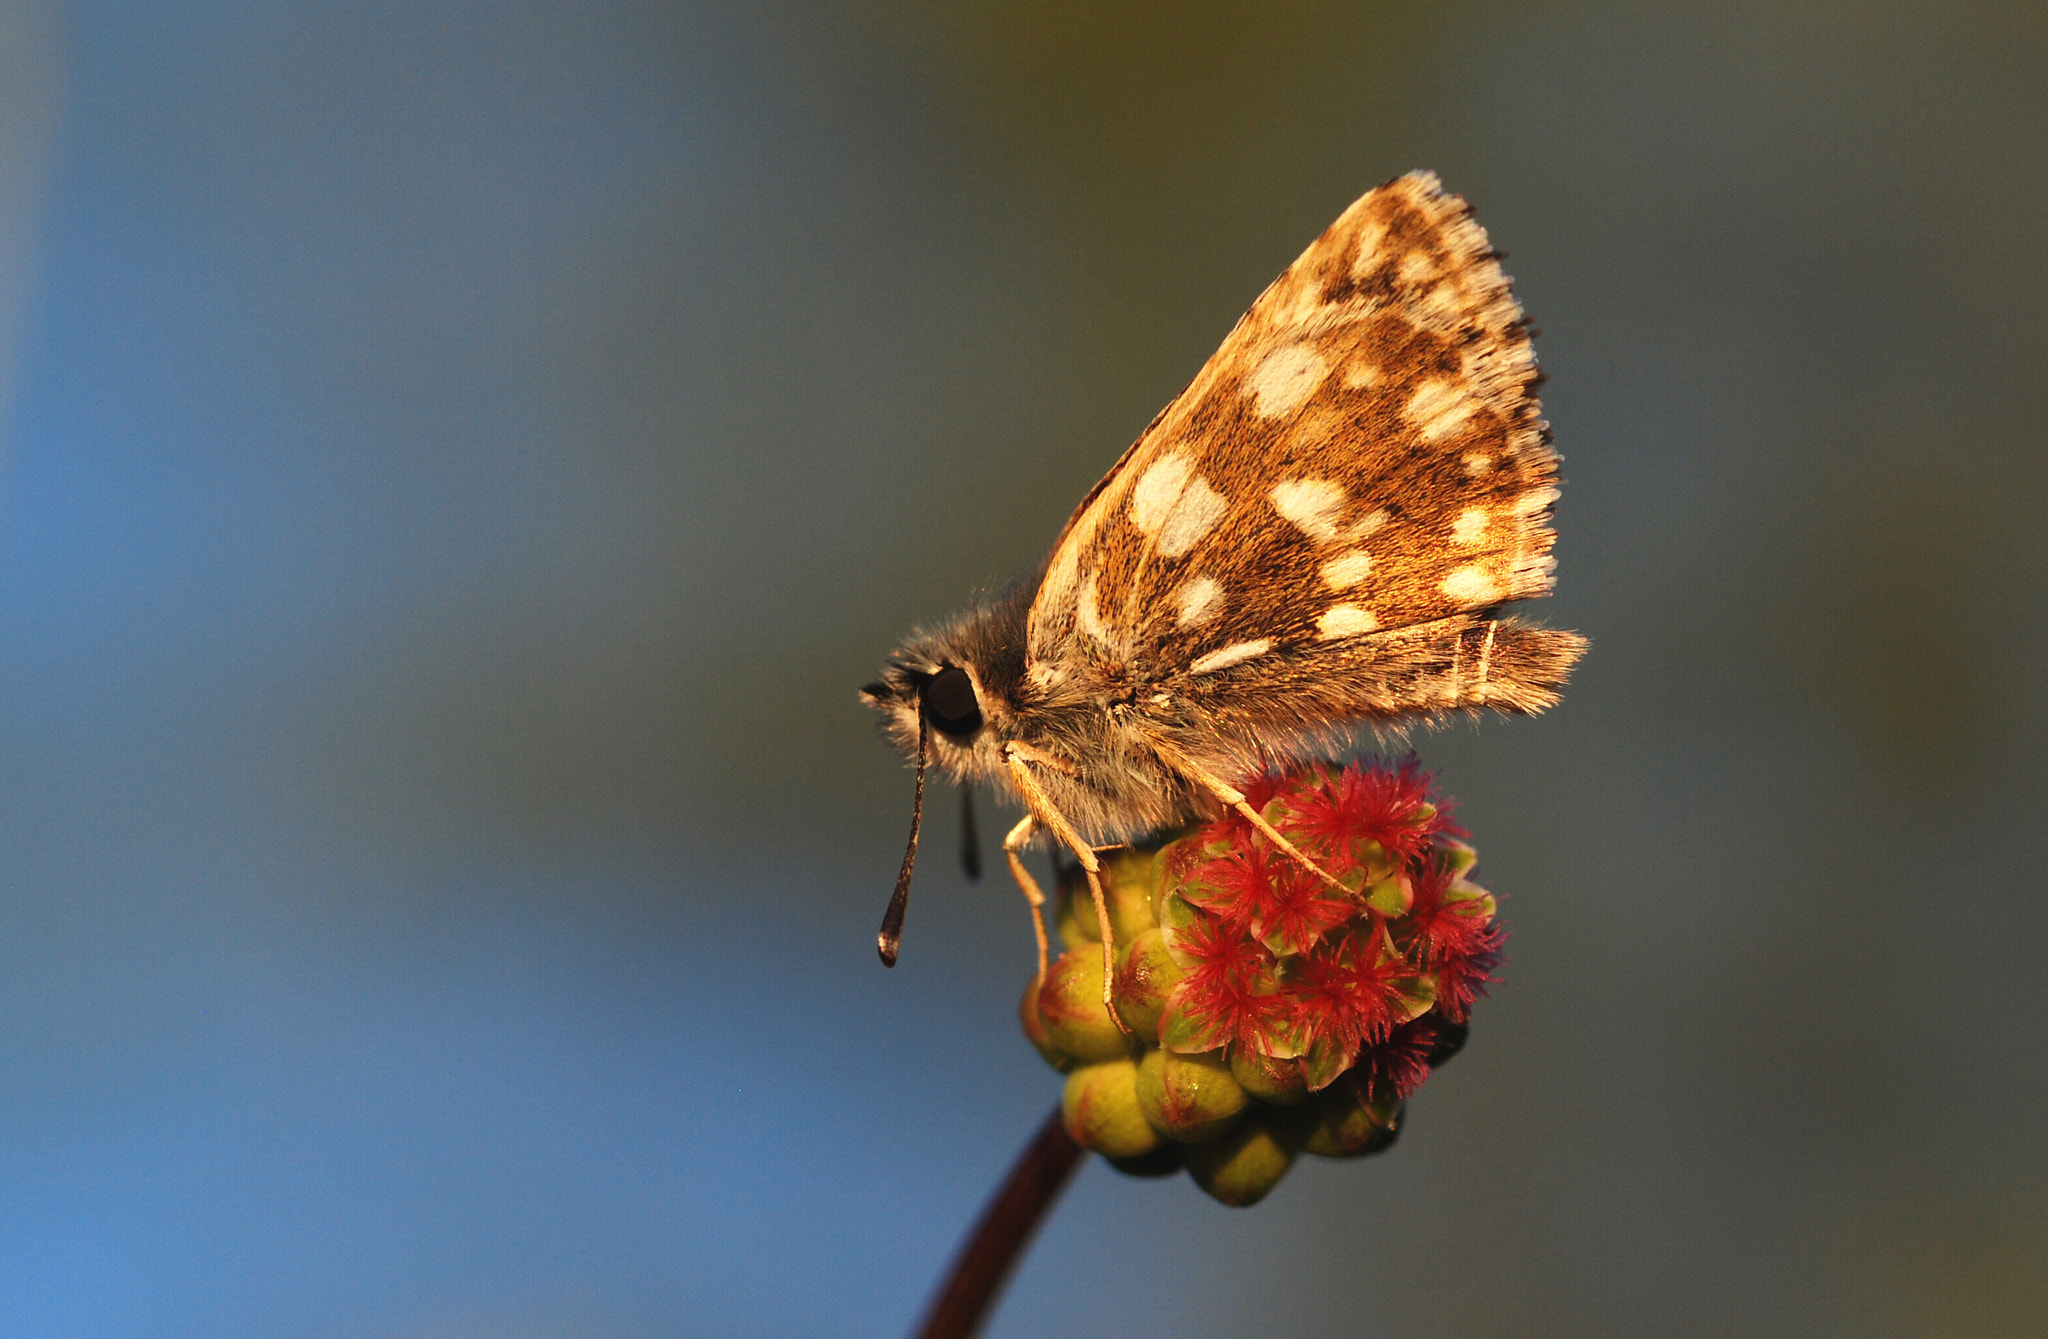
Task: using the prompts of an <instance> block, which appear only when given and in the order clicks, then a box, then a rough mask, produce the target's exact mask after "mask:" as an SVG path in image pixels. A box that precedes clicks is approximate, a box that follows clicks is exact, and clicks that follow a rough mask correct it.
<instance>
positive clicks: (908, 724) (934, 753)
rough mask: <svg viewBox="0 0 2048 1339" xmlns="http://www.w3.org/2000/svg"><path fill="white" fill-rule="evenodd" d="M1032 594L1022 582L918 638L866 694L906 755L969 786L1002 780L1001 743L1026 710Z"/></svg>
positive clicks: (1014, 732)
mask: <svg viewBox="0 0 2048 1339" xmlns="http://www.w3.org/2000/svg"><path fill="white" fill-rule="evenodd" d="M1029 595H1030V590H1029V587H1028V586H1025V585H1023V584H1022V583H1019V584H1018V585H1016V586H1013V587H1011V588H1009V589H1006V590H1004V591H1003V592H1001V593H999V594H998V595H996V596H995V597H994V598H993V599H989V600H986V601H981V602H977V603H976V604H975V605H974V606H972V607H971V608H969V609H968V610H967V612H966V613H964V614H963V615H961V616H960V617H959V618H958V619H956V620H954V621H953V622H952V623H951V624H948V625H947V626H945V627H943V628H941V629H939V630H937V631H935V632H919V633H917V634H916V635H914V636H912V637H911V638H910V639H909V640H908V641H906V642H904V644H903V645H902V646H900V647H898V648H897V650H896V654H895V655H893V656H891V657H890V658H889V664H888V666H887V667H886V668H885V669H884V670H883V671H882V677H881V678H880V679H879V680H878V681H876V682H874V683H871V684H869V685H868V686H867V687H865V688H863V689H861V700H862V701H864V702H866V703H867V704H868V705H869V706H871V707H873V708H875V709H876V710H878V711H880V712H881V713H882V715H883V728H884V729H886V730H887V731H888V732H889V736H890V738H892V739H893V740H894V741H895V742H896V746H897V747H898V748H899V749H901V750H902V751H903V753H904V756H906V757H909V758H916V757H918V755H919V754H920V753H921V752H922V753H924V754H925V755H926V756H927V757H928V758H929V759H930V761H931V762H933V763H936V764H937V765H938V767H939V769H940V770H941V771H943V772H945V773H946V774H947V775H948V776H950V777H952V778H953V779H954V780H956V781H962V782H967V783H969V784H972V783H975V782H980V781H989V780H993V779H995V778H996V777H997V776H998V775H1000V773H1001V771H1002V743H1003V741H1004V740H1005V739H1011V738H1015V737H1017V733H1018V725H1019V715H1020V710H1019V709H1020V707H1025V706H1026V704H1024V703H1022V702H1021V701H1020V700H1019V698H1020V694H1021V693H1022V692H1023V691H1024V690H1023V684H1022V679H1023V667H1024V623H1023V621H1024V613H1025V610H1026V607H1027V601H1028V598H1029Z"/></svg>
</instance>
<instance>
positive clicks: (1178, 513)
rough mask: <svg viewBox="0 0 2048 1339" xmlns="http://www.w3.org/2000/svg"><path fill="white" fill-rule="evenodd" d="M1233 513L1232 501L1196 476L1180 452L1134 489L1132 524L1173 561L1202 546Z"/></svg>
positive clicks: (1158, 463)
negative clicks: (1211, 532) (1205, 539)
mask: <svg viewBox="0 0 2048 1339" xmlns="http://www.w3.org/2000/svg"><path fill="white" fill-rule="evenodd" d="M1229 510H1230V502H1229V499H1227V498H1225V497H1224V496H1223V495H1222V494H1221V493H1219V492H1217V491H1216V490H1215V489H1213V488H1211V487H1210V486H1209V483H1208V481H1207V480H1206V479H1204V478H1202V476H1200V475H1199V474H1196V473H1194V466H1193V465H1192V464H1191V463H1190V462H1189V460H1188V458H1187V457H1186V456H1185V455H1183V454H1181V453H1180V452H1178V451H1171V452H1168V453H1167V454H1166V455H1164V456H1161V457H1160V458H1159V459H1158V460H1156V461H1154V462H1153V463H1152V465H1151V467H1150V468H1149V469H1147V470H1146V471H1145V473H1144V474H1143V476H1141V477H1140V478H1139V480H1138V482H1137V484H1136V485H1135V486H1134V487H1133V488H1132V489H1131V524H1132V525H1135V526H1137V527H1138V529H1139V530H1140V531H1141V532H1143V533H1144V534H1146V535H1149V536H1151V538H1152V541H1153V542H1154V543H1155V544H1157V545H1158V546H1159V551H1160V552H1161V553H1163V554H1165V555H1166V556H1167V557H1169V558H1178V557H1180V555H1182V554H1183V553H1186V552H1187V551H1188V550H1189V549H1191V548H1193V547H1194V546H1195V545H1196V544H1198V543H1200V542H1201V539H1202V536H1204V535H1206V534H1208V533H1209V531H1210V530H1211V529H1212V528H1213V527H1214V526H1215V524H1216V523H1217V522H1218V521H1220V520H1222V519H1223V514H1224V513H1225V512H1227V511H1229Z"/></svg>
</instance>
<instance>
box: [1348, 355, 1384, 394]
mask: <svg viewBox="0 0 2048 1339" xmlns="http://www.w3.org/2000/svg"><path fill="white" fill-rule="evenodd" d="M1379 380H1380V369H1379V367H1378V366H1377V365H1375V364H1374V363H1373V362H1372V361H1371V360H1369V359H1366V358H1355V359H1353V360H1352V361H1351V362H1350V363H1348V364H1347V365H1346V366H1345V368H1344V384H1345V385H1346V386H1349V387H1350V388H1351V389H1352V390H1362V389H1364V388H1365V387H1367V386H1377V385H1378V384H1379Z"/></svg>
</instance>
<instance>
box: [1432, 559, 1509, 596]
mask: <svg viewBox="0 0 2048 1339" xmlns="http://www.w3.org/2000/svg"><path fill="white" fill-rule="evenodd" d="M1443 589H1444V594H1446V595H1448V596H1450V597H1451V598H1452V599H1454V600H1460V601H1463V602H1465V603H1467V604H1491V603H1492V602H1493V601H1495V600H1497V599H1499V598H1500V586H1499V585H1498V584H1497V583H1496V582H1495V581H1494V579H1493V578H1492V577H1491V576H1490V575H1488V574H1487V572H1486V569H1485V568H1483V567H1461V568H1459V569H1458V570H1457V571H1455V572H1452V573H1451V574H1450V575H1449V576H1447V577H1445V578H1444V587H1443Z"/></svg>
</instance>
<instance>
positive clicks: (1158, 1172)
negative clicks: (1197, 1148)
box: [1109, 1139, 1187, 1177]
mask: <svg viewBox="0 0 2048 1339" xmlns="http://www.w3.org/2000/svg"><path fill="white" fill-rule="evenodd" d="M1186 1151H1187V1150H1186V1148H1185V1147H1184V1146H1183V1145H1180V1144H1176V1143H1174V1142H1173V1141H1172V1140H1170V1139H1163V1140H1161V1141H1160V1143H1159V1147H1158V1148H1155V1149H1153V1150H1152V1151H1151V1152H1150V1153H1143V1154H1140V1155H1139V1156H1137V1157H1135V1158H1111V1159H1110V1160H1109V1165H1110V1166H1112V1167H1114V1168H1116V1169H1117V1170H1118V1171H1120V1172H1122V1173H1123V1174H1124V1175H1125V1176H1145V1177H1160V1176H1172V1175H1173V1174H1174V1173H1175V1172H1177V1171H1179V1170H1180V1169H1181V1168H1182V1167H1184V1166H1186V1165H1187V1164H1186V1161H1185V1159H1184V1157H1183V1155H1184V1154H1185V1153H1186Z"/></svg>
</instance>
